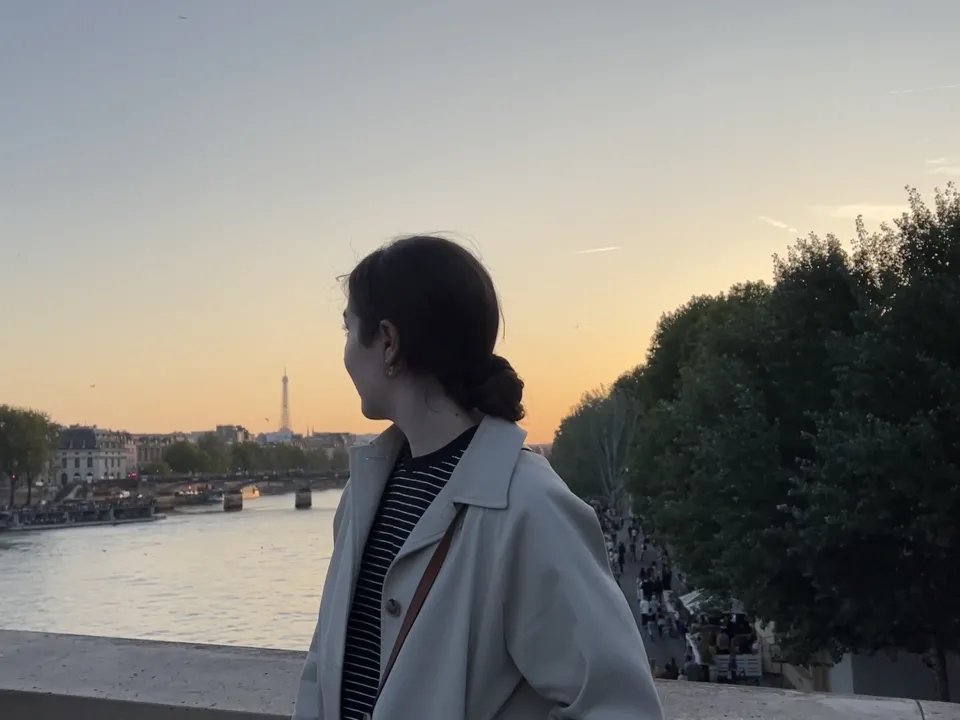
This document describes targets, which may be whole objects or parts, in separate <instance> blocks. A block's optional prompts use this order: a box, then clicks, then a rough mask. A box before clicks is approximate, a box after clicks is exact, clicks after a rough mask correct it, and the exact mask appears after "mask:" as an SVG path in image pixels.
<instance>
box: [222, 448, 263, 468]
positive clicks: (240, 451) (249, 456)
mask: <svg viewBox="0 0 960 720" xmlns="http://www.w3.org/2000/svg"><path fill="white" fill-rule="evenodd" d="M266 466H267V452H266V450H265V449H264V448H263V447H262V446H260V445H257V444H256V443H253V442H244V443H236V444H234V445H231V446H230V469H231V470H234V471H240V472H256V471H257V470H264V469H266Z"/></svg>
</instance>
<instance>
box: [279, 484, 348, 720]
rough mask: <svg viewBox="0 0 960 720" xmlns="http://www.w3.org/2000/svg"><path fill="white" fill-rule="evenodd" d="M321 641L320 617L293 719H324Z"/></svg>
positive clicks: (336, 518) (338, 515) (336, 520)
mask: <svg viewBox="0 0 960 720" xmlns="http://www.w3.org/2000/svg"><path fill="white" fill-rule="evenodd" d="M349 489H350V483H349V481H348V482H347V485H346V486H345V487H344V489H343V494H342V495H341V496H340V503H339V504H338V505H337V510H336V512H335V513H334V515H333V545H334V547H336V545H337V534H338V533H339V532H340V525H341V522H342V520H343V514H344V512H345V510H344V508H345V507H346V504H347V497H348V495H349ZM319 643H320V618H319V617H318V618H317V626H316V628H315V629H314V631H313V638H312V639H311V640H310V648H309V649H308V650H307V660H306V662H305V663H304V664H303V671H302V672H301V673H300V684H299V685H298V686H297V699H296V702H295V704H294V707H293V720H323V696H322V693H321V689H320V657H319V654H318V650H319Z"/></svg>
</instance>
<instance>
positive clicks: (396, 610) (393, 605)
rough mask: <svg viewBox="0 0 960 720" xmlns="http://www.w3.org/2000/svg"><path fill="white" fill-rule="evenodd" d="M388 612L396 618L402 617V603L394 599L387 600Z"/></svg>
mask: <svg viewBox="0 0 960 720" xmlns="http://www.w3.org/2000/svg"><path fill="white" fill-rule="evenodd" d="M387 612H388V613H389V614H390V615H393V616H394V617H400V603H398V602H397V601H396V600H394V599H393V598H390V599H389V600H387Z"/></svg>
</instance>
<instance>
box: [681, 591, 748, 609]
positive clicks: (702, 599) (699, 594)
mask: <svg viewBox="0 0 960 720" xmlns="http://www.w3.org/2000/svg"><path fill="white" fill-rule="evenodd" d="M709 597H710V596H709V594H705V593H704V592H703V591H702V590H694V591H693V592H688V593H687V594H686V595H681V596H680V604H681V605H683V606H684V607H685V608H686V609H687V610H689V611H690V612H691V613H694V614H696V613H698V612H699V611H700V608H701V607H702V606H703V605H704V604H705V603H706V602H707V601H708V600H709ZM727 612H728V613H730V614H731V615H745V614H746V610H745V609H744V607H743V603H742V602H740V601H739V600H737V599H736V598H733V599H731V600H730V607H729V609H728V610H727Z"/></svg>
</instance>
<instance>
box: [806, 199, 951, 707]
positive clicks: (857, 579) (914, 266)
mask: <svg viewBox="0 0 960 720" xmlns="http://www.w3.org/2000/svg"><path fill="white" fill-rule="evenodd" d="M909 197H910V205H911V209H910V212H909V213H908V214H906V215H904V216H903V217H902V218H900V219H899V220H897V221H896V222H895V223H894V224H893V225H890V226H885V227H884V228H882V229H881V231H880V232H879V233H874V234H868V233H866V232H865V230H864V228H863V225H862V223H860V224H859V226H858V231H859V233H858V235H859V237H858V241H857V250H856V253H855V255H854V267H855V268H856V270H857V272H859V273H860V274H861V278H862V279H863V284H864V286H865V288H866V291H865V292H864V297H863V300H862V303H861V312H860V314H859V317H858V323H859V330H860V331H859V332H858V333H857V334H856V335H855V336H852V337H850V338H847V339H846V342H842V343H837V344H836V345H835V347H834V353H835V355H836V357H837V358H838V362H837V376H838V377H839V379H840V384H839V388H838V391H837V392H836V393H835V397H836V402H835V403H834V404H833V405H832V407H830V408H828V409H827V411H826V412H823V413H821V414H819V415H818V416H817V418H816V421H817V424H818V427H819V431H818V432H817V434H816V437H815V450H816V454H817V456H818V461H817V462H811V463H809V464H808V465H807V466H806V468H805V473H804V474H803V476H801V477H799V478H797V479H796V482H795V487H794V490H793V495H792V507H793V509H794V512H795V514H796V517H797V522H798V525H800V526H801V527H802V528H803V533H802V536H801V539H802V541H803V542H802V545H800V547H799V548H798V550H799V551H800V553H801V554H802V555H803V556H804V557H806V558H808V559H809V562H808V564H807V566H806V572H807V574H808V575H809V577H810V578H811V579H812V581H813V583H814V585H815V587H816V589H817V594H818V597H819V598H821V600H822V601H824V602H827V603H829V604H830V605H831V606H833V607H835V608H836V610H837V614H836V617H835V618H834V619H833V621H832V622H831V623H829V624H827V625H825V626H824V627H822V628H819V630H820V633H819V634H817V633H816V632H815V630H816V629H811V635H812V638H811V642H813V643H814V644H817V643H819V644H825V641H826V639H825V638H824V637H823V636H824V635H827V636H829V638H828V639H832V640H836V641H837V642H839V644H841V645H842V646H843V647H844V648H859V649H863V650H869V651H877V650H885V649H891V648H893V649H905V650H908V651H911V652H915V653H920V654H922V655H923V656H924V657H925V659H926V661H927V663H928V665H929V666H930V667H931V668H932V670H933V672H934V679H935V682H936V687H937V691H938V696H939V698H940V699H942V700H949V699H950V689H949V683H948V673H947V655H948V653H950V652H960V610H958V607H957V603H956V598H957V597H960V343H958V342H957V337H958V336H960V193H958V192H957V190H956V188H955V187H954V186H948V188H947V190H946V191H945V192H940V193H938V194H937V196H936V201H935V207H934V208H933V209H930V208H928V207H927V206H926V205H925V204H924V202H923V201H922V200H921V198H920V196H919V194H918V193H917V192H916V191H910V195H909Z"/></svg>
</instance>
